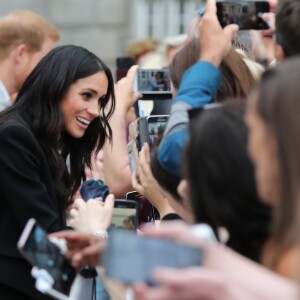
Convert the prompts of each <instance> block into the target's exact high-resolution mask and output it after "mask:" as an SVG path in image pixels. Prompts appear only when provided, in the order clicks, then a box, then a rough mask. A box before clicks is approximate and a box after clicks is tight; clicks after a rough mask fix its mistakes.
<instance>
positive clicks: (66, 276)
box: [18, 219, 76, 295]
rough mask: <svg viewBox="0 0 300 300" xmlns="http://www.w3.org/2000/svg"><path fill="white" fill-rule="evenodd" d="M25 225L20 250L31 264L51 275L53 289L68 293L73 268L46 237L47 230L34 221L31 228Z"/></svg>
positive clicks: (19, 244)
mask: <svg viewBox="0 0 300 300" xmlns="http://www.w3.org/2000/svg"><path fill="white" fill-rule="evenodd" d="M32 220H33V219H31V220H30V221H31V223H32V224H33V222H32ZM26 227H27V226H26ZM26 227H25V229H24V232H23V234H22V236H21V238H20V241H19V243H18V248H19V250H20V252H21V253H22V254H23V255H24V257H25V258H26V259H27V260H28V261H29V262H30V263H31V264H32V265H33V266H37V267H38V268H39V269H44V270H46V271H47V272H48V273H49V274H50V275H51V276H52V278H53V279H54V285H53V289H55V290H57V291H59V292H61V293H63V294H65V295H69V293H70V289H71V286H72V283H73V281H74V279H75V276H76V271H75V269H74V268H73V267H72V266H71V265H70V263H69V261H68V260H67V259H66V258H65V257H64V255H63V254H62V253H61V250H60V249H59V248H58V247H57V246H56V245H55V244H53V243H52V242H51V241H50V240H49V239H48V237H47V232H46V231H45V230H44V229H43V228H42V227H41V226H39V225H38V224H37V223H36V222H34V224H33V225H32V227H31V228H29V227H27V228H26Z"/></svg>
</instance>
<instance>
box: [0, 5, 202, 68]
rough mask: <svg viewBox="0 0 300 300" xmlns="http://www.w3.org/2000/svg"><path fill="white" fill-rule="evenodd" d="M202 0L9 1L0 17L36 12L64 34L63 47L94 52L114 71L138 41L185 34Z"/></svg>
mask: <svg viewBox="0 0 300 300" xmlns="http://www.w3.org/2000/svg"><path fill="white" fill-rule="evenodd" d="M199 4H200V1H199V0H9V1H4V0H2V1H1V6H0V15H5V14H7V13H9V12H10V11H12V10H18V9H27V10H32V11H35V12H37V13H39V14H41V15H43V16H44V17H46V18H47V19H48V20H50V21H52V22H53V23H54V24H55V25H56V26H57V27H58V28H59V30H60V32H61V41H60V44H76V45H80V46H84V47H86V48H88V49H89V50H91V51H93V52H95V53H96V54H97V55H98V56H99V57H100V58H101V59H102V60H103V61H104V62H105V63H107V64H108V65H109V66H110V67H111V68H112V69H113V70H114V68H115V59H116V57H118V56H122V55H124V54H125V50H126V48H127V46H128V45H129V43H131V42H132V41H134V40H137V39H144V38H147V37H150V36H152V37H154V38H157V39H159V40H161V39H163V38H164V37H166V36H170V35H176V34H179V33H183V32H186V30H187V28H188V24H189V23H190V20H191V18H192V17H193V14H194V13H195V9H196V8H197V7H198V6H199Z"/></svg>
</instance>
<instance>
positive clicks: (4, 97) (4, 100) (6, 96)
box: [0, 80, 11, 111]
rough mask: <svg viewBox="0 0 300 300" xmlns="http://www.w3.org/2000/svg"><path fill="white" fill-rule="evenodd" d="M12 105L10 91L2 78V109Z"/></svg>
mask: <svg viewBox="0 0 300 300" xmlns="http://www.w3.org/2000/svg"><path fill="white" fill-rule="evenodd" d="M10 105H11V102H10V96H9V93H8V91H7V89H6V87H5V86H4V84H3V82H2V81H1V80H0V111H2V110H4V109H5V108H7V107H8V106H10Z"/></svg>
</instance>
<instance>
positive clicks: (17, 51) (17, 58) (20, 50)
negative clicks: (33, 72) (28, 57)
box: [14, 44, 28, 64]
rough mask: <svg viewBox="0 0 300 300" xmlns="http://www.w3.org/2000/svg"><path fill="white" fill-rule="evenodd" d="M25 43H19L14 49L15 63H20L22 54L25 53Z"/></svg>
mask: <svg viewBox="0 0 300 300" xmlns="http://www.w3.org/2000/svg"><path fill="white" fill-rule="evenodd" d="M27 48H28V47H27V45H25V44H20V45H18V46H17V47H16V48H15V50H14V60H15V62H16V63H17V64H20V63H21V62H22V60H23V58H24V55H25V54H26V53H27Z"/></svg>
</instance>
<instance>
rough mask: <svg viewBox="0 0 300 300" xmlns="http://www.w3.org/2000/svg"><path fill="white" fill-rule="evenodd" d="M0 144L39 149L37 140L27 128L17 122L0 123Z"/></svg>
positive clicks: (2, 145) (2, 146)
mask: <svg viewBox="0 0 300 300" xmlns="http://www.w3.org/2000/svg"><path fill="white" fill-rule="evenodd" d="M0 144H1V148H4V147H5V145H7V146H9V145H11V146H13V147H15V148H18V147H22V148H23V147H26V148H28V147H30V148H32V147H34V148H37V147H38V148H40V146H39V143H38V141H37V139H36V138H35V136H34V134H33V132H32V131H31V130H30V128H29V127H28V126H26V125H25V124H23V123H21V122H18V121H5V122H2V123H0Z"/></svg>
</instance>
